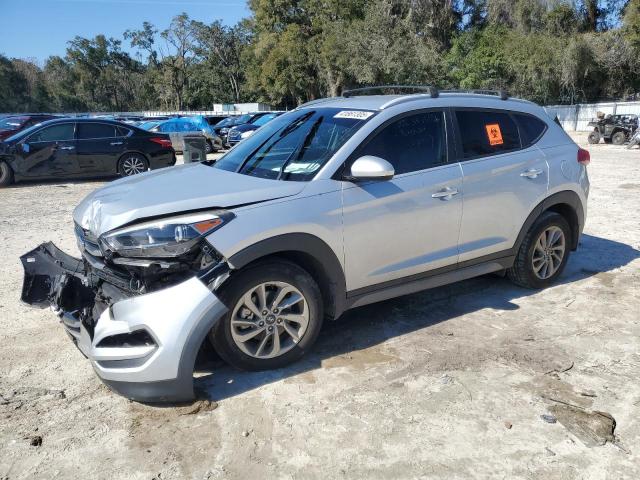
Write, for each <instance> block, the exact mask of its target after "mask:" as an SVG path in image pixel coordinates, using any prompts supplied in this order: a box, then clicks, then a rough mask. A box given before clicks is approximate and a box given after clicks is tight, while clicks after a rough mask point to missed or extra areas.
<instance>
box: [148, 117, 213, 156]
mask: <svg viewBox="0 0 640 480" xmlns="http://www.w3.org/2000/svg"><path fill="white" fill-rule="evenodd" d="M149 131H151V132H161V133H171V134H178V135H180V136H185V135H194V134H201V135H204V137H205V139H206V140H207V153H213V152H217V151H218V150H220V149H221V148H222V139H221V138H220V137H219V136H218V135H216V134H215V132H214V130H213V129H212V128H211V126H210V125H209V124H208V123H207V122H206V120H204V117H202V120H199V119H198V118H196V117H182V118H173V119H171V120H165V121H164V122H161V123H159V124H158V125H156V126H155V127H152V128H150V129H149ZM176 147H177V148H176V149H177V150H180V148H181V147H178V146H176Z"/></svg>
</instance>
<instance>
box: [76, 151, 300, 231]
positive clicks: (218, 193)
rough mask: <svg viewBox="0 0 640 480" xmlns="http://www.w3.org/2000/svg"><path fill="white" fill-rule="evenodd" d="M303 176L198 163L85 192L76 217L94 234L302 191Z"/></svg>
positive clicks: (144, 174)
mask: <svg viewBox="0 0 640 480" xmlns="http://www.w3.org/2000/svg"><path fill="white" fill-rule="evenodd" d="M304 187H305V184H304V183H303V182H287V181H280V180H267V179H263V178H256V177H251V176H248V175H241V174H238V173H233V172H228V171H225V170H221V169H219V168H212V167H209V166H207V165H202V164H199V163H194V164H187V165H183V166H178V167H170V168H163V169H160V170H155V171H152V172H147V173H143V174H140V175H134V176H132V177H127V178H123V179H120V180H116V181H114V182H112V183H109V184H108V185H106V186H104V187H102V188H99V189H97V190H95V191H94V192H93V193H91V194H89V195H88V196H87V197H85V199H84V200H82V202H81V203H80V205H78V206H77V207H76V209H75V210H74V212H73V220H74V221H75V222H76V223H77V224H78V225H80V226H81V227H82V228H85V229H88V230H89V231H90V232H91V233H93V234H94V235H95V236H100V235H102V234H103V233H105V232H108V231H110V230H113V229H114V228H118V227H120V226H122V225H125V224H128V223H130V222H132V221H134V220H138V219H142V218H147V217H156V216H161V215H169V214H172V213H180V212H184V211H188V210H196V209H202V208H231V207H234V206H238V205H244V204H248V203H255V202H263V201H266V200H273V199H276V198H282V197H288V196H292V195H296V194H298V193H300V192H301V191H302V190H303V189H304Z"/></svg>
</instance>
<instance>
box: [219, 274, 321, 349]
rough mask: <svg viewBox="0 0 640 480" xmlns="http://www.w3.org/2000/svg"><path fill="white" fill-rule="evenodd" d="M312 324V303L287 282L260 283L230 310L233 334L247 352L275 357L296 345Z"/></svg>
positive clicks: (237, 343)
mask: <svg viewBox="0 0 640 480" xmlns="http://www.w3.org/2000/svg"><path fill="white" fill-rule="evenodd" d="M308 325H309V306H308V305H307V300H306V299H305V298H304V296H303V295H302V293H301V292H300V290H298V289H297V288H296V287H294V286H293V285H290V284H288V283H286V282H275V281H274V282H266V283H261V284H259V285H257V286H255V287H253V288H251V289H250V290H248V291H246V292H245V294H244V295H242V296H241V297H240V299H239V300H238V302H237V303H236V305H235V307H234V309H233V311H232V313H231V336H232V338H233V341H234V342H235V344H236V345H237V346H238V348H240V350H242V352H244V353H245V354H247V355H249V356H251V357H254V358H259V359H267V358H274V357H278V356H280V355H284V354H285V353H287V352H288V351H290V350H291V349H293V348H294V347H295V346H296V345H297V344H298V342H300V340H301V339H302V337H303V335H304V334H305V332H306V331H307V327H308Z"/></svg>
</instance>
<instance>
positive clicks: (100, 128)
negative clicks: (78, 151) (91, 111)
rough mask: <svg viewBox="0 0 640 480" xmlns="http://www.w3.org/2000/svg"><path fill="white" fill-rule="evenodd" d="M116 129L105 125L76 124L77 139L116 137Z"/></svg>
mask: <svg viewBox="0 0 640 480" xmlns="http://www.w3.org/2000/svg"><path fill="white" fill-rule="evenodd" d="M117 136H118V135H117V133H116V127H115V126H114V125H108V124H106V123H78V139H79V140H88V139H95V138H113V137H117Z"/></svg>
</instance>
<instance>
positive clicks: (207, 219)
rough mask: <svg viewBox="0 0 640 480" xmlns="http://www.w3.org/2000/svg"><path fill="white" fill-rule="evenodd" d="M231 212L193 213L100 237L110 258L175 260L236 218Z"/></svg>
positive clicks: (134, 226)
mask: <svg viewBox="0 0 640 480" xmlns="http://www.w3.org/2000/svg"><path fill="white" fill-rule="evenodd" d="M233 217H234V215H233V214H232V213H231V212H227V211H223V210H217V211H214V212H202V213H193V214H187V215H180V216H176V217H170V218H163V219H160V220H153V221H149V222H144V223H139V224H137V225H133V226H131V227H126V228H121V229H118V230H114V231H112V232H109V233H106V234H105V235H103V236H102V237H100V248H101V249H102V251H103V253H104V255H105V256H106V257H110V256H111V255H112V254H113V253H116V254H118V255H120V256H122V257H145V258H173V257H179V256H181V255H184V254H185V253H187V252H189V251H190V250H191V249H192V248H193V247H194V246H195V245H196V244H197V243H198V242H199V240H200V238H202V237H203V236H204V235H208V234H209V233H211V232H213V231H215V230H217V229H218V228H220V227H222V226H223V225H224V224H225V223H228V222H229V221H230V220H231V219H233Z"/></svg>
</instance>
